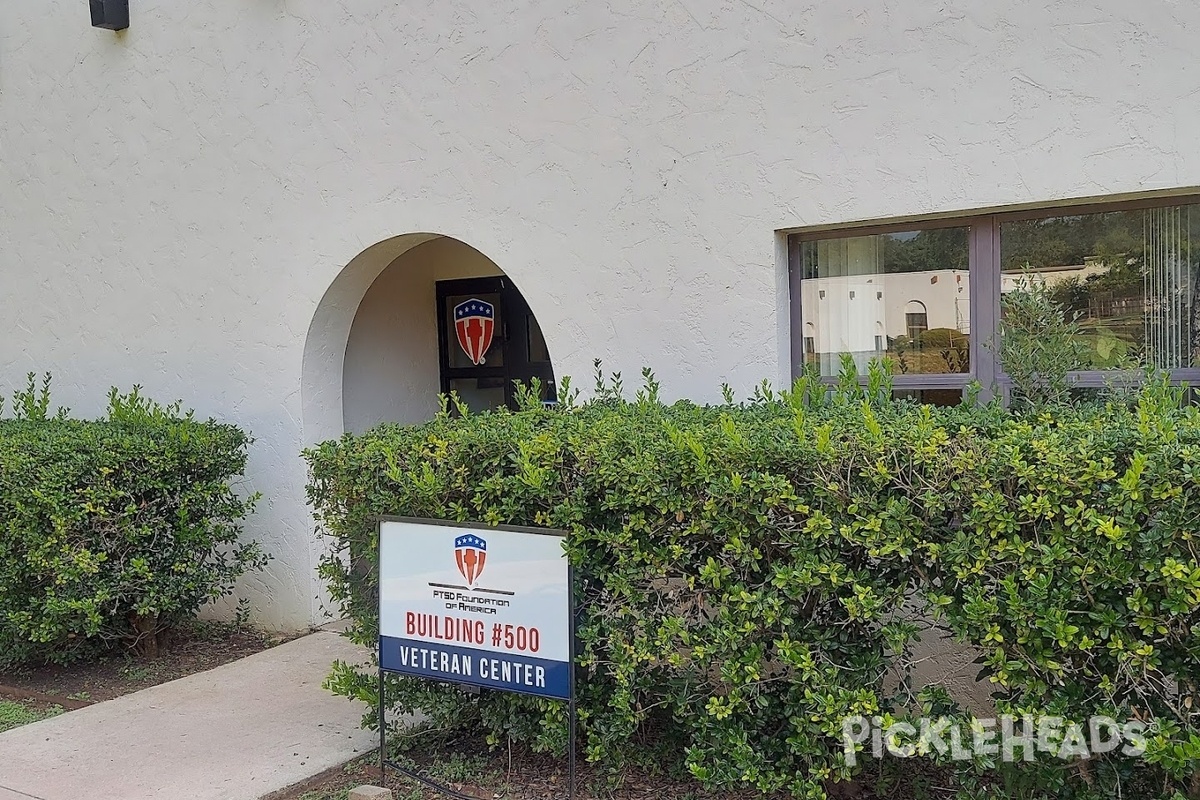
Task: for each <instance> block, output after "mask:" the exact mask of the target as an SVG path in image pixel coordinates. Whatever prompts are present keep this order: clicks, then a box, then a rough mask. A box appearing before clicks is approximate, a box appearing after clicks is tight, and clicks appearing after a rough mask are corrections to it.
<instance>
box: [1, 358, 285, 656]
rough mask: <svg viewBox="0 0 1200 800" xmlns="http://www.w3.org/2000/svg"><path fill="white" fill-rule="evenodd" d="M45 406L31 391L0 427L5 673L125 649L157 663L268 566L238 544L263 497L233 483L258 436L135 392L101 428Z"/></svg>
mask: <svg viewBox="0 0 1200 800" xmlns="http://www.w3.org/2000/svg"><path fill="white" fill-rule="evenodd" d="M30 380H31V382H32V376H31V378H30ZM48 405H49V397H48V391H47V390H44V392H43V395H42V397H41V399H40V400H39V399H38V398H37V397H36V396H35V395H34V392H33V387H32V383H31V386H30V388H29V389H28V390H27V391H26V392H23V393H18V395H17V396H16V397H15V398H14V400H13V403H12V407H13V410H14V412H15V414H16V417H17V418H16V419H0V668H3V667H7V666H11V665H14V664H18V663H25V662H41V661H54V662H66V661H71V660H75V659H79V658H82V657H85V656H88V655H90V654H93V653H95V652H96V651H97V650H99V649H103V648H106V647H112V646H120V645H128V646H130V647H132V648H133V649H134V650H136V651H137V652H138V653H141V654H145V655H154V654H155V653H156V652H157V651H158V648H159V646H160V645H163V644H165V643H166V640H167V637H168V636H169V633H170V630H171V628H172V627H173V626H174V625H176V624H177V623H178V622H180V621H182V620H183V619H185V618H187V617H190V616H192V615H193V614H194V613H195V612H196V610H197V609H198V608H199V607H200V606H201V604H203V603H204V602H206V601H209V600H213V599H217V598H220V597H223V596H227V595H228V594H229V593H230V592H231V591H232V586H233V582H234V581H235V580H236V579H237V577H238V576H239V575H241V574H243V573H244V572H246V571H247V570H250V569H256V568H259V567H261V566H262V565H263V563H264V560H265V559H264V557H263V555H262V553H261V551H260V549H259V547H258V545H256V544H253V543H240V542H239V536H240V532H241V528H240V525H241V522H242V520H243V519H244V518H245V517H246V515H247V514H248V513H249V511H250V510H251V508H252V506H253V502H254V500H255V498H254V497H249V498H247V497H243V496H241V495H239V494H238V493H237V492H236V491H235V490H234V488H233V486H232V482H233V481H235V480H236V479H237V478H238V477H239V476H240V475H241V474H242V471H243V469H244V467H245V464H246V448H247V446H248V443H249V439H248V438H247V436H246V434H245V433H243V432H242V431H241V430H239V429H238V428H237V427H235V426H233V425H224V424H219V423H216V422H213V421H208V422H202V421H199V420H196V419H194V418H193V417H192V415H191V414H190V413H189V414H180V411H179V406H178V404H176V405H174V406H171V407H166V408H164V407H161V406H158V405H157V404H155V403H152V402H149V401H147V400H145V399H143V398H141V397H140V396H139V395H138V392H137V390H136V389H135V390H134V391H133V393H131V394H129V395H126V396H120V395H118V394H117V393H116V391H115V390H114V391H113V393H112V395H111V397H110V408H109V413H108V416H107V417H106V418H105V419H102V420H96V421H83V420H75V419H69V418H67V416H66V413H65V412H62V413H60V414H59V415H58V416H55V417H49V416H48V415H47V413H46V410H47V407H48Z"/></svg>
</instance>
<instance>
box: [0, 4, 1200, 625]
mask: <svg viewBox="0 0 1200 800" xmlns="http://www.w3.org/2000/svg"><path fill="white" fill-rule="evenodd" d="M86 5H87V4H86V3H84V2H82V0H36V2H16V1H15V0H14V1H12V2H6V3H2V4H0V318H2V319H3V325H4V330H3V335H2V336H0V384H3V383H8V384H11V383H14V382H16V381H18V380H19V377H20V376H21V375H23V374H24V373H25V372H26V371H28V370H51V371H53V372H54V374H55V376H56V378H57V389H58V395H59V399H60V400H61V401H62V402H64V403H66V404H68V405H70V406H71V407H72V408H73V409H75V410H76V411H79V412H84V413H86V412H94V411H97V410H98V409H99V408H100V407H101V405H102V403H103V399H104V394H105V389H106V388H107V387H108V386H109V385H110V384H117V385H120V386H124V387H128V386H129V385H132V384H134V383H140V384H142V385H143V386H144V387H145V389H146V391H147V392H148V393H150V394H151V395H153V396H156V397H159V398H164V399H171V398H175V397H182V398H184V399H185V400H186V401H187V402H188V403H189V404H191V405H193V406H195V407H196V409H197V410H198V411H199V412H200V413H201V414H211V415H214V416H217V417H220V418H223V419H229V420H233V421H236V422H238V423H241V424H243V425H245V426H246V427H248V428H249V429H251V430H252V431H253V433H254V435H255V436H256V438H257V442H256V444H255V446H254V451H253V456H252V459H251V463H250V478H249V484H250V486H251V487H252V488H255V489H258V490H261V491H262V492H263V493H264V495H265V498H266V500H265V501H264V503H263V506H262V508H261V509H260V511H259V513H258V514H257V516H256V518H255V521H254V525H253V529H252V533H254V534H255V535H257V536H260V537H262V538H263V539H264V540H265V541H266V542H267V543H268V546H269V547H270V549H271V550H272V551H273V552H274V554H275V557H276V558H275V561H274V563H273V566H272V568H271V571H270V572H269V573H268V574H267V575H265V576H262V577H259V578H255V579H253V580H252V581H251V582H250V583H249V584H248V585H247V587H245V588H246V590H247V591H248V593H249V595H250V596H251V597H252V598H253V599H254V601H255V604H256V607H257V610H258V613H259V617H260V619H262V620H264V621H269V622H273V623H275V624H278V625H281V626H283V625H293V624H299V623H302V622H307V621H308V620H309V619H311V618H312V617H313V616H314V614H315V612H316V606H317V603H316V601H315V600H314V599H313V598H314V597H315V596H316V594H317V592H316V590H315V588H314V587H313V586H312V584H311V582H310V576H311V574H312V568H313V562H314V559H315V558H316V556H317V554H318V553H319V552H320V546H319V544H318V543H317V541H316V539H315V537H314V535H313V533H312V528H313V526H312V523H311V521H310V519H309V517H308V512H307V510H306V509H305V507H304V500H303V483H304V477H305V476H304V469H303V465H302V463H301V461H300V460H299V458H298V457H297V452H298V451H299V450H300V448H301V447H303V446H304V445H305V444H307V443H309V442H312V441H314V440H316V439H320V438H323V437H325V436H328V435H332V434H333V433H336V432H337V430H338V428H339V427H340V425H341V423H342V420H343V409H342V406H341V397H340V387H341V380H342V373H341V365H342V360H343V358H344V355H345V350H344V346H343V344H344V342H345V340H346V337H347V335H348V334H349V329H350V325H351V321H352V320H353V316H354V312H355V310H356V308H357V304H358V302H359V300H361V298H362V296H363V293H364V292H365V291H366V288H367V287H368V286H369V285H370V284H371V282H372V281H373V280H374V279H375V278H376V277H377V276H378V274H379V271H381V270H382V269H383V268H384V267H385V266H386V265H387V264H388V263H391V261H392V260H394V259H395V258H396V257H397V256H399V255H400V254H401V253H402V252H403V251H404V250H405V249H407V248H408V247H411V246H413V245H414V244H417V243H419V242H420V241H421V240H422V238H423V237H419V236H414V237H408V238H400V239H391V238H389V237H397V236H401V235H403V234H415V233H427V234H429V233H439V234H446V235H450V236H453V237H455V238H457V239H460V240H461V241H463V242H466V243H468V244H470V245H472V246H473V247H475V248H477V249H478V250H479V251H480V252H482V253H483V254H485V255H486V256H487V257H489V258H490V259H492V260H493V261H494V262H495V263H496V264H498V265H499V266H500V268H501V269H503V270H505V271H506V272H507V273H508V274H509V275H511V276H512V277H513V278H514V279H515V280H516V281H517V283H518V284H519V285H520V287H521V289H522V291H523V293H524V295H525V297H526V298H527V299H528V301H529V303H530V305H531V307H532V308H533V310H534V312H535V314H536V315H537V317H538V319H539V321H540V323H541V326H542V328H543V330H544V331H545V334H546V338H547V341H548V344H549V347H550V352H551V355H552V357H553V359H554V364H555V370H556V372H557V373H558V374H559V375H563V374H572V375H575V376H577V377H578V378H583V380H577V383H579V384H586V383H588V381H587V380H586V377H587V376H588V375H590V372H591V363H592V359H593V358H596V357H599V358H603V359H604V360H605V365H606V368H609V369H614V370H622V371H623V372H624V373H625V374H626V375H636V374H637V372H638V370H639V369H640V368H641V367H642V366H644V365H648V366H651V367H653V368H654V369H655V370H656V372H657V375H658V377H659V379H660V380H661V382H662V385H663V391H664V393H665V394H666V395H668V396H672V397H674V396H683V395H686V396H690V397H694V398H696V399H699V400H704V399H710V398H715V397H717V396H719V390H718V387H719V386H720V384H721V383H722V382H728V383H729V384H730V385H732V386H733V387H735V388H736V389H740V390H743V391H745V390H747V389H748V388H749V387H750V386H752V385H753V384H755V383H757V382H758V381H759V380H761V379H762V378H764V377H766V378H771V379H776V380H778V379H779V378H780V377H781V376H783V375H785V374H786V366H785V365H786V360H787V355H786V354H787V350H788V341H787V335H786V326H787V313H786V291H785V289H786V281H785V276H784V272H785V270H784V258H783V253H784V248H783V247H782V245H781V239H780V237H779V236H778V235H777V234H776V231H777V230H780V229H785V228H791V227H799V226H813V225H830V224H836V223H841V222H846V221H851V220H860V219H879V218H889V217H895V216H903V215H921V214H928V213H936V212H947V211H953V210H957V209H973V208H980V207H990V206H999V205H1006V204H1024V203H1037V202H1044V201H1048V200H1053V199H1057V198H1068V197H1077V196H1103V195H1109V194H1117V193H1134V192H1141V191H1145V190H1150V189H1157V188H1171V187H1182V186H1192V185H1196V184H1200V150H1198V149H1197V148H1196V147H1194V146H1193V138H1194V137H1193V136H1192V135H1191V134H1192V132H1193V131H1195V130H1197V129H1198V127H1200V103H1197V102H1195V97H1196V93H1197V91H1198V90H1200V70H1198V69H1197V66H1196V61H1195V56H1194V43H1195V41H1196V38H1197V34H1198V33H1200V6H1198V5H1197V4H1194V3H1185V2H1172V1H1171V0H1147V2H1143V3H1136V4H1135V3H1129V2H1126V1H1125V0H1075V1H1074V2H1056V3H1046V2H1044V1H1043V0H986V1H985V0H963V1H962V2H955V3H929V2H926V0H848V2H844V3H818V2H815V0H800V1H799V2H797V1H796V0H755V2H737V3H728V2H725V0H675V1H674V2H664V3H647V2H634V0H612V2H606V3H595V2H585V1H584V0H560V2H555V3H545V2H529V1H528V0H516V1H515V2H510V3H494V4H487V3H477V2H466V0H439V2H430V1H429V0H425V1H424V2H406V3H403V4H397V3H395V2H391V1H390V0H355V2H352V3H351V2H335V1H334V0H256V1H255V2H245V0H188V2H180V1H179V0H132V2H131V6H132V9H131V11H132V27H131V29H130V30H129V31H127V32H125V33H122V34H112V33H109V32H105V31H100V30H94V29H92V28H90V27H89V25H88V15H87V8H86ZM425 238H427V237H425ZM377 243H382V244H379V245H377ZM376 245H377V246H376ZM372 246H376V247H375V248H374V249H369V248H372ZM360 254H361V255H360ZM348 264H349V265H350V267H349V268H348V271H347V272H344V273H343V272H342V270H343V269H344V268H347V265H348ZM339 275H341V276H342V277H340V278H339ZM323 299H324V303H323ZM310 333H312V334H313V336H310Z"/></svg>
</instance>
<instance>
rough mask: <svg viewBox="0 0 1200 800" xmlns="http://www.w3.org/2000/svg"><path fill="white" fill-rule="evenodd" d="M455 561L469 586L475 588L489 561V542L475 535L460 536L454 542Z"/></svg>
mask: <svg viewBox="0 0 1200 800" xmlns="http://www.w3.org/2000/svg"><path fill="white" fill-rule="evenodd" d="M454 560H455V561H456V562H457V563H458V571H459V572H461V573H462V576H463V577H464V578H466V579H467V585H468V586H474V585H475V580H476V579H477V578H478V577H479V574H480V573H481V572H483V564H484V562H485V561H487V542H486V541H484V540H483V538H481V537H479V536H476V535H475V534H473V533H468V534H467V535H465V536H459V537H458V538H457V539H455V540H454Z"/></svg>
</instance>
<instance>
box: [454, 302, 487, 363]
mask: <svg viewBox="0 0 1200 800" xmlns="http://www.w3.org/2000/svg"><path fill="white" fill-rule="evenodd" d="M454 330H455V331H456V332H457V333H458V344H459V346H460V347H462V349H463V352H464V353H466V354H467V358H469V359H471V363H472V364H474V365H475V366H477V367H478V366H479V365H480V364H482V363H483V362H484V356H485V355H487V351H488V348H489V347H491V346H492V334H493V333H495V330H496V309H495V307H494V306H493V305H492V304H491V303H489V302H487V301H485V300H478V299H474V298H473V299H471V300H464V301H463V302H461V303H459V304H458V305H456V306H455V307H454Z"/></svg>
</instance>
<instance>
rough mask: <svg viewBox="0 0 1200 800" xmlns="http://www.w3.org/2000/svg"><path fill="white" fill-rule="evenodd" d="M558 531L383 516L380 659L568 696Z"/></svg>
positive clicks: (564, 584) (421, 671) (564, 571)
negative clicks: (485, 526)
mask: <svg viewBox="0 0 1200 800" xmlns="http://www.w3.org/2000/svg"><path fill="white" fill-rule="evenodd" d="M562 536H563V534H562V533H561V532H558V531H550V530H540V529H535V528H510V527H504V528H484V527H479V526H473V525H462V524H457V523H450V522H442V521H438V520H411V519H386V520H383V521H382V522H381V523H380V525H379V666H380V668H381V669H382V670H384V671H386V672H396V673H401V674H404V675H412V676H416V677H421V678H431V679H433V680H439V681H446V682H448V683H460V684H468V685H471V686H478V687H482V688H487V689H500V690H503V691H508V692H520V693H522V694H531V695H537V696H539V697H550V698H557V699H560V700H569V699H571V649H572V635H571V591H570V574H569V569H568V565H567V558H566V554H565V553H564V552H563V548H562V541H563V540H562Z"/></svg>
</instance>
